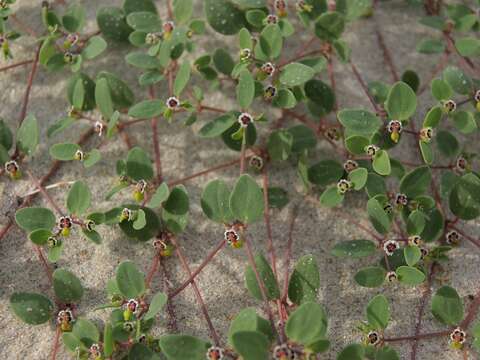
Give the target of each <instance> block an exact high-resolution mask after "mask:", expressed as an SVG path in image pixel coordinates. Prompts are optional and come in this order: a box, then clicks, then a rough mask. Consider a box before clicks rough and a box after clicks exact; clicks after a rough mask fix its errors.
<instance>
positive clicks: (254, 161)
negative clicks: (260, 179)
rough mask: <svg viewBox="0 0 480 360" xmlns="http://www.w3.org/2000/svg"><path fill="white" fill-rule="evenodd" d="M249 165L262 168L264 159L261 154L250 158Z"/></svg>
mask: <svg viewBox="0 0 480 360" xmlns="http://www.w3.org/2000/svg"><path fill="white" fill-rule="evenodd" d="M249 165H250V166H251V167H252V168H254V169H256V170H262V168H263V159H262V158H261V157H260V156H257V155H254V156H252V157H251V158H250V161H249Z"/></svg>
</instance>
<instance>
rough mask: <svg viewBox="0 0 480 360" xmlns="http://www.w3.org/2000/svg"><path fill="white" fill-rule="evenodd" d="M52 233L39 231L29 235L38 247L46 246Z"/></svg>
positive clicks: (43, 230)
mask: <svg viewBox="0 0 480 360" xmlns="http://www.w3.org/2000/svg"><path fill="white" fill-rule="evenodd" d="M52 235H53V234H52V232H51V231H50V230H47V229H37V230H34V231H32V232H31V233H30V234H28V238H29V239H30V241H31V242H33V243H34V244H36V245H45V244H46V243H47V241H48V238H49V237H50V236H52Z"/></svg>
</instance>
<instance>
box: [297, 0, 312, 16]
mask: <svg viewBox="0 0 480 360" xmlns="http://www.w3.org/2000/svg"><path fill="white" fill-rule="evenodd" d="M296 7H297V10H298V11H301V12H308V13H309V12H311V11H312V10H313V6H312V5H308V4H307V3H306V2H305V0H297V3H296Z"/></svg>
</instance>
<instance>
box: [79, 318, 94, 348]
mask: <svg viewBox="0 0 480 360" xmlns="http://www.w3.org/2000/svg"><path fill="white" fill-rule="evenodd" d="M72 335H73V336H75V337H76V338H77V339H78V340H79V341H80V342H81V343H83V345H85V346H86V347H87V348H89V347H90V346H91V345H92V344H95V343H97V342H98V340H99V339H100V333H99V332H98V329H97V327H96V326H95V324H94V323H93V322H91V321H90V320H87V319H84V318H78V319H77V320H76V321H75V324H74V325H73V329H72Z"/></svg>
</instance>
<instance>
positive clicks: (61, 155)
mask: <svg viewBox="0 0 480 360" xmlns="http://www.w3.org/2000/svg"><path fill="white" fill-rule="evenodd" d="M78 150H80V146H78V145H77V144H70V143H59V144H53V145H52V146H51V147H50V150H49V152H50V156H51V157H53V158H54V159H57V160H62V161H68V160H74V159H75V153H76V152H77V151H78Z"/></svg>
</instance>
